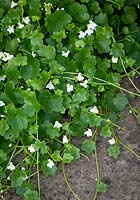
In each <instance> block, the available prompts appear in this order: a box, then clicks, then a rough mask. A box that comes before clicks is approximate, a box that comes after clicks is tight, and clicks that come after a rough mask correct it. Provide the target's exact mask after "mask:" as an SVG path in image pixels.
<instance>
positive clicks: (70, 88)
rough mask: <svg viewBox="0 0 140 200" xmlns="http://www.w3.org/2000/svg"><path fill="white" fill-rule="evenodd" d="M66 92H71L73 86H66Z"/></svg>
mask: <svg viewBox="0 0 140 200" xmlns="http://www.w3.org/2000/svg"><path fill="white" fill-rule="evenodd" d="M66 87H67V92H72V91H73V85H70V84H67V85H66Z"/></svg>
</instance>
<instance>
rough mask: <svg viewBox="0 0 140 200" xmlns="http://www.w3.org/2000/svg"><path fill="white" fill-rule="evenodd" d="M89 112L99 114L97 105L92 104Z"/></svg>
mask: <svg viewBox="0 0 140 200" xmlns="http://www.w3.org/2000/svg"><path fill="white" fill-rule="evenodd" d="M90 112H92V113H95V114H99V110H98V108H97V106H94V107H93V108H91V109H90Z"/></svg>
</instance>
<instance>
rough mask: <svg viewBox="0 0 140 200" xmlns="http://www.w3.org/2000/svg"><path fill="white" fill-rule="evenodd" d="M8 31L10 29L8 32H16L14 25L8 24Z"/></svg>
mask: <svg viewBox="0 0 140 200" xmlns="http://www.w3.org/2000/svg"><path fill="white" fill-rule="evenodd" d="M7 31H8V33H10V34H11V33H14V31H15V30H14V25H12V26H8V28H7Z"/></svg>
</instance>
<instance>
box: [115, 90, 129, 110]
mask: <svg viewBox="0 0 140 200" xmlns="http://www.w3.org/2000/svg"><path fill="white" fill-rule="evenodd" d="M113 103H114V104H115V105H116V107H117V109H118V111H122V110H124V109H125V106H126V105H127V104H128V100H127V98H126V95H125V94H123V93H118V94H117V96H116V98H114V99H113Z"/></svg>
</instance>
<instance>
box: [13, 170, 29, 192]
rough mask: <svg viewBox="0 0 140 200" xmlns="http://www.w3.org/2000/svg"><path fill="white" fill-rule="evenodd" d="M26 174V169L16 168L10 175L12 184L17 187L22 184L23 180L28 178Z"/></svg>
mask: <svg viewBox="0 0 140 200" xmlns="http://www.w3.org/2000/svg"><path fill="white" fill-rule="evenodd" d="M26 176H27V175H26V172H25V171H24V170H21V169H16V170H15V171H14V172H13V173H12V175H11V177H10V180H11V186H12V187H15V188H16V187H19V186H21V185H22V184H23V182H24V181H25V180H26Z"/></svg>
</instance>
